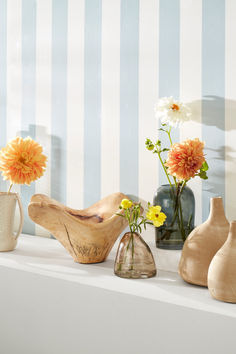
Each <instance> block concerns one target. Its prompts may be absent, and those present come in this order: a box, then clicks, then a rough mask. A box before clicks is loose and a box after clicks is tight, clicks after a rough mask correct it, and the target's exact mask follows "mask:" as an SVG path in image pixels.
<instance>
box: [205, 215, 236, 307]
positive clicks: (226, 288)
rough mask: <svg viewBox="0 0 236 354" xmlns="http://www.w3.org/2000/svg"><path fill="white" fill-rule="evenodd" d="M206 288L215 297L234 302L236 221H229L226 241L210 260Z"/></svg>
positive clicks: (235, 286) (235, 284)
mask: <svg viewBox="0 0 236 354" xmlns="http://www.w3.org/2000/svg"><path fill="white" fill-rule="evenodd" d="M208 288H209V291H210V293H211V295H212V297H214V298H215V299H217V300H220V301H225V302H232V303H236V221H233V222H231V224H230V230H229V235H228V238H227V240H226V242H225V243H224V245H223V246H222V248H221V249H220V250H219V251H218V252H217V253H216V254H215V256H214V257H213V259H212V261H211V264H210V267H209V271H208Z"/></svg>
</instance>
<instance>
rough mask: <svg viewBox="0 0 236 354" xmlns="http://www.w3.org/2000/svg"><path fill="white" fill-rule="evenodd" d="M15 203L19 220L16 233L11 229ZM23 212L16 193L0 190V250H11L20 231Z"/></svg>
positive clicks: (14, 246)
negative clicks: (17, 206) (18, 211)
mask: <svg viewBox="0 0 236 354" xmlns="http://www.w3.org/2000/svg"><path fill="white" fill-rule="evenodd" d="M16 203H18V205H19V210H20V221H19V227H18V230H17V232H16V233H14V231H13V225H14V218H15V209H16ZM23 222H24V212H23V207H22V204H21V200H20V197H19V195H18V194H17V193H8V192H0V252H6V251H13V250H14V249H15V248H16V244H17V239H18V237H19V235H20V233H21V231H22V227H23Z"/></svg>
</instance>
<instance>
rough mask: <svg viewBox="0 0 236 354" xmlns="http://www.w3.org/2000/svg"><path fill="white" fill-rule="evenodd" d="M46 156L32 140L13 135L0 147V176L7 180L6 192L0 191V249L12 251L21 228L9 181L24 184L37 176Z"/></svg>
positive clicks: (16, 197)
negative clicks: (16, 220) (14, 228)
mask: <svg viewBox="0 0 236 354" xmlns="http://www.w3.org/2000/svg"><path fill="white" fill-rule="evenodd" d="M46 161H47V157H46V156H45V155H44V154H43V148H42V146H41V145H39V144H38V143H37V142H36V141H34V140H33V139H31V138H30V137H27V138H25V139H23V138H21V137H16V138H15V139H13V140H11V141H9V143H8V144H7V145H6V147H4V148H2V149H1V150H0V171H1V172H2V176H3V179H4V180H6V181H9V182H10V187H9V189H8V192H0V220H1V229H0V251H4V252H6V251H12V250H14V248H15V247H16V244H17V239H18V236H19V235H20V234H21V232H22V228H23V221H24V212H23V207H22V204H21V200H20V197H19V195H18V193H12V192H10V191H11V188H12V186H13V184H27V185H30V183H31V182H33V181H35V180H37V179H38V178H40V177H41V176H42V175H43V173H44V171H45V168H46ZM16 202H18V204H19V211H20V222H19V227H18V230H17V232H16V233H14V232H13V223H14V216H15V207H16Z"/></svg>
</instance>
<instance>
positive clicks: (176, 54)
mask: <svg viewBox="0 0 236 354" xmlns="http://www.w3.org/2000/svg"><path fill="white" fill-rule="evenodd" d="M159 53H160V54H159V97H160V98H161V97H165V96H167V97H168V96H173V97H174V98H175V99H178V98H179V88H180V1H179V0H160V5H159ZM159 127H160V124H159ZM171 135H172V140H173V142H179V129H178V128H173V130H172V133H171ZM160 139H161V141H162V144H163V147H169V145H170V143H169V141H168V137H167V136H166V134H164V133H163V132H162V133H161V134H160ZM163 156H165V155H163ZM159 183H160V184H166V183H168V181H167V179H166V176H165V174H164V172H163V169H162V167H161V165H160V164H159Z"/></svg>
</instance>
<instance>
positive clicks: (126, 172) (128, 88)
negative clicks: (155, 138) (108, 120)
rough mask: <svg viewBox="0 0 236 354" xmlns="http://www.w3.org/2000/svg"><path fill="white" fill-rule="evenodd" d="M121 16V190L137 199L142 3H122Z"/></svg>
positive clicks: (136, 0)
mask: <svg viewBox="0 0 236 354" xmlns="http://www.w3.org/2000/svg"><path fill="white" fill-rule="evenodd" d="M120 16H121V22H120V190H121V191H122V192H123V193H126V194H133V195H136V196H137V195H138V182H139V180H138V170H139V169H138V167H139V165H138V135H139V134H138V128H139V121H138V119H139V112H138V98H139V97H138V84H139V76H138V70H139V1H138V0H121V13H120ZM143 143H144V142H143Z"/></svg>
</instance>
